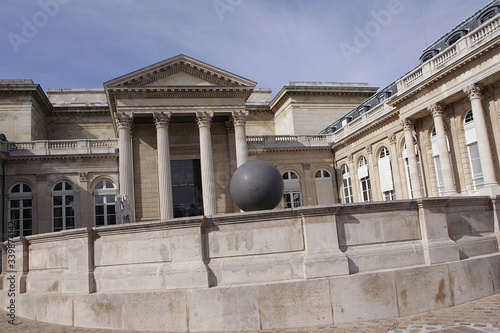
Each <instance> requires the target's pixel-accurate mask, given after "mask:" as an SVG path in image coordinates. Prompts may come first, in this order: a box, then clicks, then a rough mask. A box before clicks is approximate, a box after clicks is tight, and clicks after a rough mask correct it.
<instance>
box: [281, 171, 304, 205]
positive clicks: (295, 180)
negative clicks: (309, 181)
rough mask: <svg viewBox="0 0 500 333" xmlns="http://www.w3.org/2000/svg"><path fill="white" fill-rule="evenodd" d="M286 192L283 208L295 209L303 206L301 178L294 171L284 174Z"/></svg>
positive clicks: (284, 193)
mask: <svg viewBox="0 0 500 333" xmlns="http://www.w3.org/2000/svg"><path fill="white" fill-rule="evenodd" d="M283 183H284V187H285V188H284V192H283V207H284V208H295V207H300V206H302V192H301V190H300V177H299V175H297V174H296V173H295V172H293V171H286V172H285V173H284V174H283Z"/></svg>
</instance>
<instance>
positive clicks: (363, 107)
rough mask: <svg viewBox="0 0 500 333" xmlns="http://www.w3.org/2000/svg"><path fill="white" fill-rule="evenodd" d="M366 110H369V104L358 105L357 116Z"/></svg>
mask: <svg viewBox="0 0 500 333" xmlns="http://www.w3.org/2000/svg"><path fill="white" fill-rule="evenodd" d="M368 110H370V105H361V106H360V107H358V110H357V112H358V117H359V116H362V115H363V114H364V113H366V112H367V111H368Z"/></svg>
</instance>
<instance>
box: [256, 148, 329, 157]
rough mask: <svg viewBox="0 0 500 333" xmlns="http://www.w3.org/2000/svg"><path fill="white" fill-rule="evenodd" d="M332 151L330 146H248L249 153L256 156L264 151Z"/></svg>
mask: <svg viewBox="0 0 500 333" xmlns="http://www.w3.org/2000/svg"><path fill="white" fill-rule="evenodd" d="M322 150H324V151H330V146H322V147H283V148H281V147H276V148H251V147H248V155H250V156H255V155H258V154H263V153H277V152H301V151H322Z"/></svg>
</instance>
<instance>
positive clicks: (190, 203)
mask: <svg viewBox="0 0 500 333" xmlns="http://www.w3.org/2000/svg"><path fill="white" fill-rule="evenodd" d="M170 166H171V168H172V196H173V199H174V217H183V216H198V215H203V195H202V192H201V164H200V160H172V161H170Z"/></svg>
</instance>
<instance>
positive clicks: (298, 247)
mask: <svg viewBox="0 0 500 333" xmlns="http://www.w3.org/2000/svg"><path fill="white" fill-rule="evenodd" d="M496 202H498V200H496V199H495V200H493V201H492V199H491V198H489V197H474V198H467V199H464V198H432V199H423V200H414V201H398V202H384V203H370V204H356V205H335V206H328V207H305V208H303V209H299V210H283V211H265V212H255V213H238V214H229V215H221V216H214V217H213V218H211V219H208V218H198V217H197V218H186V219H176V220H170V221H158V222H151V223H136V224H128V225H117V226H108V227H99V228H90V229H78V230H69V231H63V232H58V233H51V234H44V235H34V236H29V237H22V238H17V239H14V240H10V241H9V242H6V243H4V244H3V246H2V252H3V273H2V275H1V276H0V277H1V280H0V281H2V290H1V291H0V302H1V304H2V307H3V308H4V309H5V308H7V306H9V305H10V304H12V303H14V304H15V314H16V315H18V316H21V317H26V318H30V319H35V320H40V321H45V322H52V323H57V324H63V325H74V326H78V327H93V328H114V329H133V330H151V331H175V332H177V331H181V332H183V331H191V332H195V331H238V330H260V329H263V330H264V329H273V328H290V327H304V326H317V325H331V324H341V323H349V322H356V321H365V320H374V319H381V318H391V317H398V316H405V315H410V314H414V313H419V312H423V311H428V310H434V309H439V308H444V307H449V306H453V305H458V304H462V303H464V302H467V301H470V300H474V299H478V298H482V297H485V296H488V295H491V294H494V293H498V292H499V291H500V254H499V252H498V250H499V249H498V241H497V236H498V216H499V214H498V211H499V209H498V207H497V206H496V205H495V203H496ZM9 243H10V244H11V245H9ZM8 249H11V250H12V249H13V250H14V252H15V263H14V266H13V267H9V266H8V265H7V263H8V261H7V258H8V257H7V255H8ZM11 252H12V251H11ZM11 282H12V283H11ZM12 289H13V290H14V293H15V296H13V295H12V294H11V291H12Z"/></svg>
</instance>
